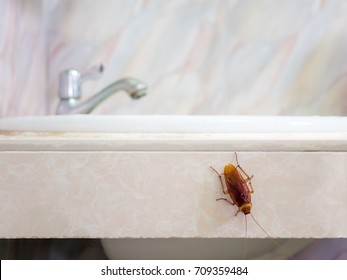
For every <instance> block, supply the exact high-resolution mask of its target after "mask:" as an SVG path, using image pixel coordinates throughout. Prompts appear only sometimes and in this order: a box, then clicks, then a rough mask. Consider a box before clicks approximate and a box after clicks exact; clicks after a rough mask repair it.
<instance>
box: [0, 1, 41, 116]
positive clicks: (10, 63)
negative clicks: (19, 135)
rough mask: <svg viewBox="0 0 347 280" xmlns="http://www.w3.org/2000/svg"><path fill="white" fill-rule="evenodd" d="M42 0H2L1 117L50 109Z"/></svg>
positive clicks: (0, 40) (0, 29)
mask: <svg viewBox="0 0 347 280" xmlns="http://www.w3.org/2000/svg"><path fill="white" fill-rule="evenodd" d="M44 18H45V16H44V14H43V6H42V1H41V0H33V1H21V0H0V117H4V116H19V115H43V114H46V109H47V99H46V97H47V95H46V91H45V87H46V76H47V75H46V55H45V35H44V34H45V33H44V24H45V21H44Z"/></svg>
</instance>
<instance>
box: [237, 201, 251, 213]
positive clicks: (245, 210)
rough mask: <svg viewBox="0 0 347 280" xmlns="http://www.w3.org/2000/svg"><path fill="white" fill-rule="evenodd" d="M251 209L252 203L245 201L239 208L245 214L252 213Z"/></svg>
mask: <svg viewBox="0 0 347 280" xmlns="http://www.w3.org/2000/svg"><path fill="white" fill-rule="evenodd" d="M251 209H252V203H244V204H242V206H241V207H240V208H239V210H240V211H241V212H242V213H243V214H245V215H247V214H249V213H251Z"/></svg>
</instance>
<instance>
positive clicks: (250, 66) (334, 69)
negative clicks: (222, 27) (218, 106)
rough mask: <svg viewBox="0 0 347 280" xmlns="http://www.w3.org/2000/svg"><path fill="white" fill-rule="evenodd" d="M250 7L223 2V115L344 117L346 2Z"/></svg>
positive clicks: (248, 3)
mask: <svg viewBox="0 0 347 280" xmlns="http://www.w3.org/2000/svg"><path fill="white" fill-rule="evenodd" d="M255 2H256V1H228V3H229V5H228V16H227V33H228V36H227V37H228V39H227V55H226V60H227V88H228V90H229V91H228V93H226V94H225V95H224V96H220V97H221V98H222V99H224V101H225V102H224V105H225V107H226V108H225V112H230V113H233V112H237V113H240V114H273V115H279V114H280V115H315V114H318V115H346V114H347V102H346V94H347V91H346V90H347V63H345V62H344V60H343V59H342V58H343V57H346V55H347V37H346V36H345V33H346V30H347V2H346V1H335V0H329V1H257V3H255ZM228 95H229V100H232V101H230V102H227V101H226V100H227V96H228ZM240 105H241V106H240Z"/></svg>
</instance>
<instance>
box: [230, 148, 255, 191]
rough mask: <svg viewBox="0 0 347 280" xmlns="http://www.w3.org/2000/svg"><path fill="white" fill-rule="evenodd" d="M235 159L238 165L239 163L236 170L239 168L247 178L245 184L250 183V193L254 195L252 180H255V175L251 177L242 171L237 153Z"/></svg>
mask: <svg viewBox="0 0 347 280" xmlns="http://www.w3.org/2000/svg"><path fill="white" fill-rule="evenodd" d="M235 158H236V163H237V166H236V168H239V169H240V171H241V172H242V174H243V175H244V176H245V177H246V179H244V180H245V183H248V184H247V185H248V186H249V188H250V189H248V191H249V192H250V193H254V190H253V186H252V183H251V180H252V178H253V175H251V176H249V175H248V174H247V173H246V171H244V170H243V169H242V167H241V166H240V164H239V161H238V159H237V153H236V152H235Z"/></svg>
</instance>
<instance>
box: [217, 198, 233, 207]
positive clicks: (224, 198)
mask: <svg viewBox="0 0 347 280" xmlns="http://www.w3.org/2000/svg"><path fill="white" fill-rule="evenodd" d="M219 200H224V201H226V202H228V203H229V204H231V205H233V206H234V205H235V203H234V202H231V201H230V200H228V199H226V198H224V197H221V198H217V199H216V201H219Z"/></svg>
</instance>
